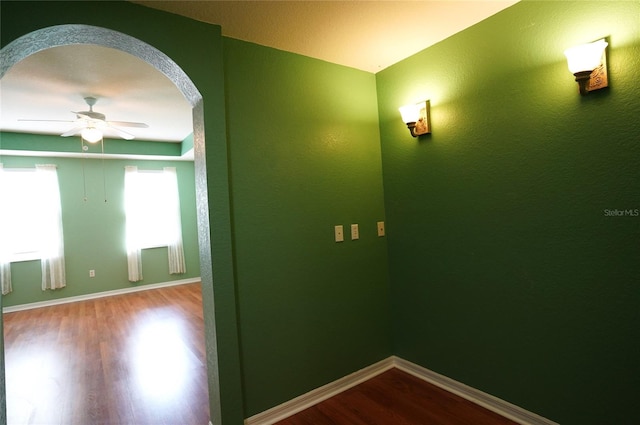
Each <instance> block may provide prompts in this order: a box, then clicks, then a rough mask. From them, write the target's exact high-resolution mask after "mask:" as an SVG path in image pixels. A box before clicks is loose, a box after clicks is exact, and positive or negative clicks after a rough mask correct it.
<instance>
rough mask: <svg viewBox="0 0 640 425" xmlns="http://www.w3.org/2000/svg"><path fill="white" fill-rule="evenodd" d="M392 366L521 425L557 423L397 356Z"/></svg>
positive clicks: (550, 424)
mask: <svg viewBox="0 0 640 425" xmlns="http://www.w3.org/2000/svg"><path fill="white" fill-rule="evenodd" d="M392 359H393V361H392V363H393V365H394V367H396V368H398V369H400V370H402V371H404V372H407V373H409V374H411V375H413V376H415V377H418V378H420V379H422V380H424V381H427V382H429V383H431V384H433V385H436V386H438V387H440V388H442V389H443V390H446V391H448V392H450V393H453V394H456V395H458V396H460V397H462V398H464V399H466V400H469V401H470V402H472V403H475V404H477V405H479V406H482V407H484V408H485V409H487V410H491V411H493V412H495V413H497V414H499V415H501V416H504V417H505V418H507V419H511V420H512V421H514V422H517V423H519V424H522V425H559V424H558V423H557V422H553V421H551V420H549V419H547V418H544V417H542V416H540V415H537V414H535V413H532V412H529V411H528V410H525V409H523V408H521V407H519V406H516V405H514V404H511V403H509V402H507V401H504V400H502V399H499V398H498V397H494V396H492V395H491V394H487V393H485V392H482V391H480V390H477V389H475V388H472V387H470V386H468V385H465V384H463V383H461V382H458V381H456V380H454V379H451V378H448V377H446V376H444V375H440V374H439V373H436V372H434V371H432V370H429V369H427V368H424V367H422V366H419V365H417V364H415V363H411V362H409V361H407V360H404V359H401V358H399V357H396V356H393V357H392Z"/></svg>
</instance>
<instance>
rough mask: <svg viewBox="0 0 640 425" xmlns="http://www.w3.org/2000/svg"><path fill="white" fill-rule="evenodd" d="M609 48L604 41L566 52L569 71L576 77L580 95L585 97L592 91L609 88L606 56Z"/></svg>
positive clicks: (572, 48) (582, 45)
mask: <svg viewBox="0 0 640 425" xmlns="http://www.w3.org/2000/svg"><path fill="white" fill-rule="evenodd" d="M607 46H608V43H607V42H606V41H604V39H602V40H598V41H594V42H593V43H588V44H581V45H580V46H575V47H571V48H569V49H567V50H565V51H564V54H565V56H566V57H567V62H568V64H569V71H571V72H572V73H573V75H575V77H576V81H577V82H578V86H579V87H580V94H582V95H585V94H587V93H589V92H590V91H594V90H598V89H602V88H604V87H608V86H609V80H608V78H607V55H606V54H605V50H606V48H607Z"/></svg>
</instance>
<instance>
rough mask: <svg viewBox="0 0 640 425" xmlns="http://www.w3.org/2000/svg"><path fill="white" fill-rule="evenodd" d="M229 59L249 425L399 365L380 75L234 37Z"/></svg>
mask: <svg viewBox="0 0 640 425" xmlns="http://www.w3.org/2000/svg"><path fill="white" fill-rule="evenodd" d="M224 55H225V78H226V94H227V117H228V122H227V125H228V131H229V143H230V159H231V164H232V165H231V181H232V200H233V219H234V235H235V259H236V270H237V285H238V311H239V318H240V321H239V323H240V329H239V330H240V341H241V346H242V366H243V377H244V391H245V394H244V395H245V403H246V414H247V416H251V415H253V414H256V413H258V412H260V411H263V410H266V409H268V408H270V407H273V406H275V405H277V404H279V403H283V402H285V401H288V400H290V399H292V398H294V397H296V396H298V395H301V394H303V393H305V392H307V391H310V390H312V389H314V388H316V387H318V386H321V385H323V384H326V383H328V382H331V381H333V380H335V379H337V378H340V377H342V376H344V375H346V374H349V373H351V372H354V371H355V370H358V369H360V368H362V367H365V366H368V365H370V364H371V363H374V362H376V361H378V360H381V359H383V358H386V357H388V356H389V355H390V354H391V347H390V341H389V338H388V330H389V316H388V313H389V309H388V287H387V262H386V255H387V254H386V240H385V239H384V238H378V237H377V234H376V221H378V220H384V202H383V192H382V176H381V159H380V144H379V132H378V119H377V109H376V93H375V77H374V75H373V74H369V73H366V72H362V71H357V70H354V69H351V68H346V67H341V66H337V65H333V64H329V63H327V62H322V61H318V60H314V59H309V58H306V57H302V56H299V55H294V54H291V53H286V52H282V51H278V50H274V49H268V48H264V47H261V46H257V45H254V44H250V43H245V42H242V41H237V40H233V39H227V38H225V39H224ZM352 223H358V224H359V228H360V239H359V240H357V241H351V240H350V237H349V235H348V229H349V226H350V225H351V224H352ZM337 224H342V225H344V226H345V230H346V231H347V232H346V233H345V235H346V238H345V242H343V243H336V242H334V239H333V236H334V235H333V226H334V225H337Z"/></svg>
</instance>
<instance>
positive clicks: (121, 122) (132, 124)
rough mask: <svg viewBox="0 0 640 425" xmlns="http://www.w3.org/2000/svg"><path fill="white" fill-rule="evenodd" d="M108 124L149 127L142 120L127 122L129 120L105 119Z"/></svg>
mask: <svg viewBox="0 0 640 425" xmlns="http://www.w3.org/2000/svg"><path fill="white" fill-rule="evenodd" d="M107 124H109V125H112V126H113V125H115V126H118V127H137V128H149V126H148V125H147V124H145V123H143V122H129V121H107Z"/></svg>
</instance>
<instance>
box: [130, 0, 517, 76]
mask: <svg viewBox="0 0 640 425" xmlns="http://www.w3.org/2000/svg"><path fill="white" fill-rule="evenodd" d="M516 2H517V0H506V1H485V0H471V1H459V0H440V1H354V0H352V1H134V2H133V3H137V4H141V5H144V6H147V7H151V8H154V9H159V10H164V11H167V12H171V13H175V14H178V15H183V16H187V17H189V18H192V19H196V20H199V21H202V22H208V23H212V24H218V25H220V26H221V28H222V34H223V35H225V36H228V37H231V38H236V39H239V40H244V41H250V42H253V43H256V44H260V45H263V46H269V47H274V48H277V49H280V50H285V51H289V52H294V53H299V54H301V55H305V56H310V57H313V58H317V59H322V60H326V61H328V62H332V63H337V64H341V65H346V66H349V67H352V68H357V69H361V70H364V71H369V72H374V73H375V72H378V71H380V70H382V69H384V68H386V67H388V66H390V65H393V64H394V63H396V62H398V61H400V60H402V59H405V58H406V57H408V56H411V55H413V54H414V53H417V52H419V51H420V50H423V49H425V48H427V47H429V46H431V45H433V44H435V43H437V42H438V41H441V40H443V39H445V38H447V37H449V36H451V35H453V34H455V33H457V32H459V31H462V30H463V29H465V28H467V27H469V26H471V25H473V24H475V23H477V22H479V21H481V20H483V19H486V18H488V17H489V16H491V15H493V14H495V13H497V12H499V11H501V10H502V9H505V8H506V7H509V6H511V5H513V4H514V3H516Z"/></svg>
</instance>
